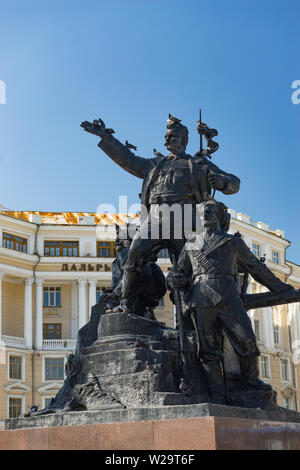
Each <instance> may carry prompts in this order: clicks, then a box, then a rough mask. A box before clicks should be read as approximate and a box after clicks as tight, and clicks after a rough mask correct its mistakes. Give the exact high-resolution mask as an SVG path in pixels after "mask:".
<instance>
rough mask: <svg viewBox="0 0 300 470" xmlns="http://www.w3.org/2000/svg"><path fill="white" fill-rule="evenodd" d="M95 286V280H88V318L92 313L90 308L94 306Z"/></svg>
mask: <svg viewBox="0 0 300 470" xmlns="http://www.w3.org/2000/svg"><path fill="white" fill-rule="evenodd" d="M96 286H97V279H89V318H90V316H91V313H92V307H93V306H94V305H95V304H96Z"/></svg>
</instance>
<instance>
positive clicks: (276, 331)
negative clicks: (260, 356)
mask: <svg viewBox="0 0 300 470" xmlns="http://www.w3.org/2000/svg"><path fill="white" fill-rule="evenodd" d="M276 336H277V337H278V338H276ZM275 339H278V341H275ZM273 340H274V346H279V345H280V344H281V331H280V325H276V324H275V323H273Z"/></svg>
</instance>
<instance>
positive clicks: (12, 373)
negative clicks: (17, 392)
mask: <svg viewBox="0 0 300 470" xmlns="http://www.w3.org/2000/svg"><path fill="white" fill-rule="evenodd" d="M9 378H10V379H17V380H22V357H21V356H9Z"/></svg>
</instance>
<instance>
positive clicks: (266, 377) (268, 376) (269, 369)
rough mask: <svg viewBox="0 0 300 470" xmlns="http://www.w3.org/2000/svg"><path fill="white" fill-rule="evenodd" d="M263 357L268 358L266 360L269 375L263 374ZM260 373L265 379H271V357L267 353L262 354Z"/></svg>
mask: <svg viewBox="0 0 300 470" xmlns="http://www.w3.org/2000/svg"><path fill="white" fill-rule="evenodd" d="M263 358H266V359H267V361H266V362H267V367H268V373H269V375H263V366H262V362H263V361H262V359H263ZM260 374H261V377H262V378H263V379H268V380H270V379H271V368H270V358H269V356H268V355H267V354H262V355H261V356H260Z"/></svg>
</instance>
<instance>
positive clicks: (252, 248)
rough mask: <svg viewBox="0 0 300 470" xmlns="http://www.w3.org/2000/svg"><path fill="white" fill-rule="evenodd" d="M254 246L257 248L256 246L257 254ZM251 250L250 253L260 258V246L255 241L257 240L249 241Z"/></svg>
mask: <svg viewBox="0 0 300 470" xmlns="http://www.w3.org/2000/svg"><path fill="white" fill-rule="evenodd" d="M254 247H257V248H258V254H256V253H255V251H256V248H254ZM251 251H252V253H253V254H254V256H256V257H257V258H260V257H261V246H260V244H259V243H257V242H252V243H251Z"/></svg>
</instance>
